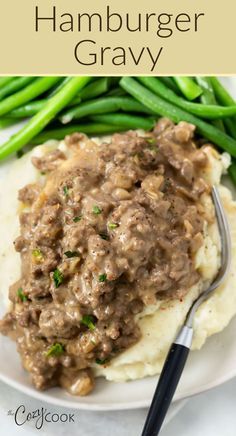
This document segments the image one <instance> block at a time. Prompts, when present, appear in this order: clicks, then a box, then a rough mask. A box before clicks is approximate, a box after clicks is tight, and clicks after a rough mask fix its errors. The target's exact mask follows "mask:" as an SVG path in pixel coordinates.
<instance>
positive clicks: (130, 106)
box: [60, 97, 150, 124]
mask: <svg viewBox="0 0 236 436" xmlns="http://www.w3.org/2000/svg"><path fill="white" fill-rule="evenodd" d="M118 110H123V111H127V112H144V113H149V114H150V111H149V110H148V109H147V108H146V107H145V106H143V105H141V104H140V103H139V102H137V101H135V100H134V99H133V98H130V97H105V98H100V99H96V100H90V101H88V102H85V103H81V104H80V105H79V106H76V107H73V108H71V109H69V110H68V111H66V112H65V113H64V114H62V115H61V117H60V120H61V122H62V123H63V124H67V123H69V122H71V121H72V120H74V119H75V120H78V119H80V118H83V117H85V116H87V115H95V114H104V113H105V114H106V113H108V112H117V111H118Z"/></svg>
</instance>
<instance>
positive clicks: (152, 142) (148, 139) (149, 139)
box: [146, 138, 156, 145]
mask: <svg viewBox="0 0 236 436" xmlns="http://www.w3.org/2000/svg"><path fill="white" fill-rule="evenodd" d="M146 141H147V142H148V144H151V145H152V144H155V142H156V139H155V138H146Z"/></svg>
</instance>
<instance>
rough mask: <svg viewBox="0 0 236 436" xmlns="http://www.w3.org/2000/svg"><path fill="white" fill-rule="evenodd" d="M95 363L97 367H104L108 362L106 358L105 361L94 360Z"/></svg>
mask: <svg viewBox="0 0 236 436" xmlns="http://www.w3.org/2000/svg"><path fill="white" fill-rule="evenodd" d="M95 362H96V363H97V365H105V364H106V363H108V362H109V358H108V357H107V358H106V359H96V360H95Z"/></svg>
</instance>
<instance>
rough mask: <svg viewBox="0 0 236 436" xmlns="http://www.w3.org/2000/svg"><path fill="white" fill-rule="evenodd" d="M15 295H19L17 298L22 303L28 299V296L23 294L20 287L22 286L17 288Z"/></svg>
mask: <svg viewBox="0 0 236 436" xmlns="http://www.w3.org/2000/svg"><path fill="white" fill-rule="evenodd" d="M17 297H19V299H20V300H21V301H22V302H23V303H25V302H26V301H28V300H29V299H28V297H27V295H25V293H24V292H23V289H22V288H19V289H18V290H17Z"/></svg>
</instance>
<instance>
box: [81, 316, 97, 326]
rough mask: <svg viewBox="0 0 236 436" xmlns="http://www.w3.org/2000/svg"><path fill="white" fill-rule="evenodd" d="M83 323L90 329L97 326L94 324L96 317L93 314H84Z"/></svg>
mask: <svg viewBox="0 0 236 436" xmlns="http://www.w3.org/2000/svg"><path fill="white" fill-rule="evenodd" d="M81 324H83V325H85V326H86V327H88V328H89V330H94V329H95V327H96V326H95V324H94V317H93V316H92V315H84V316H83V318H82V319H81Z"/></svg>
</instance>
